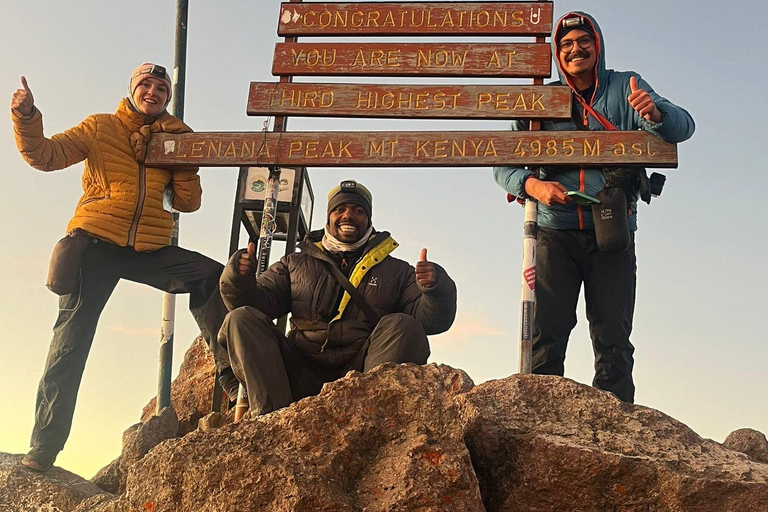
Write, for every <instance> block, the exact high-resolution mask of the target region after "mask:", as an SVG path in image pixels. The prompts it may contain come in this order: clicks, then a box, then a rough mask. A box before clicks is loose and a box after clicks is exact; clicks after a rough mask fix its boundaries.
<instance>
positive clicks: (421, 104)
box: [414, 92, 429, 110]
mask: <svg viewBox="0 0 768 512" xmlns="http://www.w3.org/2000/svg"><path fill="white" fill-rule="evenodd" d="M428 97H429V93H426V92H422V93H418V94H417V95H416V104H415V105H414V108H417V109H419V110H424V109H427V108H429V107H427V105H426V103H427V98H428Z"/></svg>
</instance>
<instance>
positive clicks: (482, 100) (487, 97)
mask: <svg viewBox="0 0 768 512" xmlns="http://www.w3.org/2000/svg"><path fill="white" fill-rule="evenodd" d="M491 98H492V96H491V93H489V92H481V93H480V94H478V95H477V108H478V110H479V109H481V108H482V107H483V105H488V104H489V103H490V102H491Z"/></svg>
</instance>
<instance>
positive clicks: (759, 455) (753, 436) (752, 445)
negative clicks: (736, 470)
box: [723, 428, 768, 463]
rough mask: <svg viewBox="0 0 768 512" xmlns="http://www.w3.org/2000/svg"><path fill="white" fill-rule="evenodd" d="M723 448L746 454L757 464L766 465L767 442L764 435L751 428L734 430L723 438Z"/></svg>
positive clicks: (767, 461)
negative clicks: (762, 463) (763, 463)
mask: <svg viewBox="0 0 768 512" xmlns="http://www.w3.org/2000/svg"><path fill="white" fill-rule="evenodd" d="M723 446H725V447H726V448H728V449H729V450H736V451H738V452H742V453H746V454H747V455H749V456H750V457H751V458H752V459H754V460H756V461H758V462H765V463H768V440H767V439H766V438H765V434H763V433H762V432H758V431H757V430H753V429H751V428H740V429H739V430H734V431H733V432H731V433H730V434H728V437H726V438H725V441H724V442H723Z"/></svg>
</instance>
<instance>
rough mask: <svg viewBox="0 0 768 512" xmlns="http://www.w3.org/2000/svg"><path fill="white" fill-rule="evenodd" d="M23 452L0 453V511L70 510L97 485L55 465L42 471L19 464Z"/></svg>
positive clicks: (90, 494)
mask: <svg viewBox="0 0 768 512" xmlns="http://www.w3.org/2000/svg"><path fill="white" fill-rule="evenodd" d="M21 458H22V455H13V454H7V453H1V452H0V512H71V511H73V510H74V509H75V507H77V505H78V504H79V503H80V502H82V501H83V500H85V499H88V498H90V497H92V496H96V495H99V494H103V493H104V491H102V490H101V489H100V488H99V487H97V486H96V485H94V484H92V483H91V482H89V481H88V480H85V479H83V478H81V477H79V476H77V475H75V474H74V473H70V472H69V471H66V470H64V469H61V468H57V467H54V468H53V469H50V470H49V471H47V472H45V473H38V472H36V471H32V470H31V469H29V468H26V467H24V466H22V465H21Z"/></svg>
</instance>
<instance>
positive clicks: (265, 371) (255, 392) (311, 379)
mask: <svg viewBox="0 0 768 512" xmlns="http://www.w3.org/2000/svg"><path fill="white" fill-rule="evenodd" d="M219 340H220V342H221V343H222V344H223V345H226V347H227V350H228V351H229V358H230V361H231V362H232V370H233V371H234V373H235V376H236V377H237V378H238V380H240V382H243V383H245V386H246V390H247V391H248V404H249V407H250V409H251V411H253V412H252V414H266V413H268V412H272V411H274V410H277V409H280V408H282V407H286V406H288V405H290V404H291V403H293V402H295V401H297V400H301V399H302V398H305V397H307V396H313V395H317V394H318V393H320V389H321V388H322V387H323V384H324V383H326V382H332V381H334V380H337V379H340V378H341V377H343V376H344V375H346V374H347V372H349V371H351V370H357V371H364V372H366V371H368V370H370V369H372V368H375V367H376V366H378V365H380V364H381V363H386V362H392V363H416V364H426V362H427V358H428V357H429V342H428V341H427V335H426V334H425V333H424V328H423V327H422V326H421V324H420V323H419V322H418V321H417V320H416V319H414V318H413V317H411V316H408V315H406V314H403V313H394V314H391V315H386V316H384V317H382V318H381V320H380V321H379V323H378V324H377V325H376V328H375V329H374V330H373V332H371V335H370V336H369V337H368V340H367V342H366V344H365V345H364V346H363V348H362V349H361V350H360V352H359V353H358V355H357V356H356V357H355V358H354V359H353V360H352V361H351V362H349V363H348V364H346V365H345V366H342V367H339V368H322V367H319V366H317V365H316V364H314V363H312V362H311V361H309V360H308V359H306V358H305V357H304V356H303V355H302V353H301V352H300V351H299V350H298V349H297V348H296V346H295V345H294V344H293V342H292V341H291V340H290V339H289V338H286V337H285V336H283V334H282V333H281V332H280V331H278V330H277V328H276V327H275V325H274V324H273V323H272V321H271V320H270V319H269V318H268V317H267V316H266V315H265V314H264V313H262V312H261V311H259V310H258V309H257V308H255V307H252V306H243V307H240V308H237V309H235V310H234V311H232V312H231V313H230V314H229V315H227V318H226V319H225V320H224V325H223V326H222V328H221V333H220V335H219Z"/></svg>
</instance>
